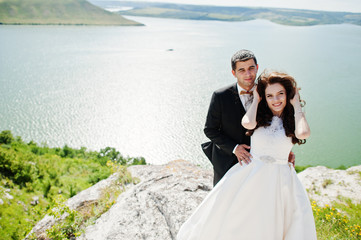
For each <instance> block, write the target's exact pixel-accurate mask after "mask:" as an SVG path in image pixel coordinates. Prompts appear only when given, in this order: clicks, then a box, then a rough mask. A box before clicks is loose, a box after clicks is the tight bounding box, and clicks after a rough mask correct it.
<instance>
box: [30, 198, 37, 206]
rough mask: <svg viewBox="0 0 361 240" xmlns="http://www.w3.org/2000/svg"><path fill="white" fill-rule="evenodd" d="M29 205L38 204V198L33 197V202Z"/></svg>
mask: <svg viewBox="0 0 361 240" xmlns="http://www.w3.org/2000/svg"><path fill="white" fill-rule="evenodd" d="M30 204H31V205H33V206H36V205H38V204H39V197H37V196H35V197H33V201H31V202H30Z"/></svg>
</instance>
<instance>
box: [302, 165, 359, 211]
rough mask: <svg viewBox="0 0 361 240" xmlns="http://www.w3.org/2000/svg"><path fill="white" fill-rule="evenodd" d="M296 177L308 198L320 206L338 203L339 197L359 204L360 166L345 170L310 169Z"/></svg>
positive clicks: (320, 167)
mask: <svg viewBox="0 0 361 240" xmlns="http://www.w3.org/2000/svg"><path fill="white" fill-rule="evenodd" d="M298 177H299V178H300V180H301V182H302V183H303V185H304V187H305V188H306V190H307V191H308V194H309V197H310V198H311V199H313V200H315V201H316V202H317V203H318V204H319V205H321V206H322V205H325V204H331V203H332V202H333V201H340V199H339V197H340V196H342V197H346V198H350V199H351V200H352V201H353V202H354V203H355V204H359V203H361V166H355V167H351V168H349V169H347V170H335V169H330V168H327V167H324V166H318V167H310V168H307V169H305V170H304V171H302V172H300V173H299V174H298Z"/></svg>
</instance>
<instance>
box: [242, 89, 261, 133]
mask: <svg viewBox="0 0 361 240" xmlns="http://www.w3.org/2000/svg"><path fill="white" fill-rule="evenodd" d="M260 101H261V99H260V96H259V95H258V92H257V88H256V89H255V90H254V91H253V102H252V104H251V106H250V108H249V109H248V111H247V112H246V114H245V115H244V116H243V118H242V126H243V127H244V128H246V129H249V130H252V129H255V128H256V126H257V121H256V116H257V108H258V103H259V102H260Z"/></svg>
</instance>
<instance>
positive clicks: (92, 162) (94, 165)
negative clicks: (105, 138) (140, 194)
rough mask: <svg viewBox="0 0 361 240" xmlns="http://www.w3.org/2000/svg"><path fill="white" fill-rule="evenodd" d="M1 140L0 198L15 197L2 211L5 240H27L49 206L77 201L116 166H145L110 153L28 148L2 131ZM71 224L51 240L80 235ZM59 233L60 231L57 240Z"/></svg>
mask: <svg viewBox="0 0 361 240" xmlns="http://www.w3.org/2000/svg"><path fill="white" fill-rule="evenodd" d="M0 136H1V143H0V198H2V199H4V198H3V197H2V194H3V192H4V191H3V189H8V190H9V191H10V193H11V195H12V196H13V197H14V198H13V199H12V200H7V201H4V204H3V205H0V226H1V227H0V236H1V237H0V238H1V239H2V240H3V239H4V240H8V239H9V240H10V239H23V238H24V237H25V236H26V234H27V233H28V232H29V231H30V230H31V229H32V227H33V226H34V225H35V224H36V222H37V221H39V220H40V219H41V218H43V216H44V215H45V214H46V212H47V210H49V209H51V208H52V205H51V202H52V201H53V199H54V198H55V197H56V196H57V195H58V194H60V195H62V197H63V198H65V199H67V198H69V197H73V196H74V195H76V194H77V193H78V192H80V191H82V190H84V189H86V188H89V187H90V186H92V185H93V184H95V183H97V182H98V181H100V180H102V179H105V178H107V177H108V176H110V174H111V173H112V171H113V170H114V169H122V168H121V167H117V166H118V165H119V164H118V163H124V165H128V164H132V163H134V164H138V163H139V164H145V160H144V158H129V157H128V158H124V157H123V156H122V155H121V154H120V153H119V152H118V151H117V150H116V149H115V148H110V147H108V148H106V149H102V150H101V151H99V152H97V151H87V149H86V148H85V147H81V148H80V149H73V148H70V147H69V146H68V145H65V146H64V147H63V148H59V147H55V148H49V147H48V146H47V145H46V144H44V143H43V144H41V145H38V144H37V143H35V142H34V141H30V142H28V143H24V142H23V140H22V139H21V137H15V138H14V137H13V135H12V134H11V132H10V131H3V132H1V134H0ZM108 162H111V163H112V164H107V163H108ZM124 168H125V167H124ZM127 181H129V176H126V175H124V179H122V180H121V182H127ZM33 197H37V198H39V202H38V203H37V205H36V206H33V205H31V204H30V203H31V202H32V198H33ZM112 201H113V200H112ZM106 206H108V204H107V205H106ZM70 221H72V220H71V219H70ZM68 223H69V222H68ZM68 223H65V225H61V226H60V225H58V226H57V227H55V228H53V230H50V231H51V232H49V234H50V236H52V237H54V238H53V239H56V237H59V236H60V237H61V236H65V237H70V236H74V234H75V233H76V232H77V229H75V228H74V229H73V228H72V226H68ZM57 231H60V232H59V234H58V235H57V233H56V232H57ZM62 234H64V235H62Z"/></svg>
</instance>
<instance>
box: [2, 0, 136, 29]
mask: <svg viewBox="0 0 361 240" xmlns="http://www.w3.org/2000/svg"><path fill="white" fill-rule="evenodd" d="M0 24H49V25H50V24H66V25H68V24H70V25H124V26H135V25H142V24H140V23H137V22H135V21H132V20H128V19H126V18H124V17H122V16H120V15H118V14H114V13H110V12H107V11H105V10H103V9H101V8H99V7H97V6H94V5H92V4H90V3H89V2H87V1H86V0H0Z"/></svg>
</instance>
